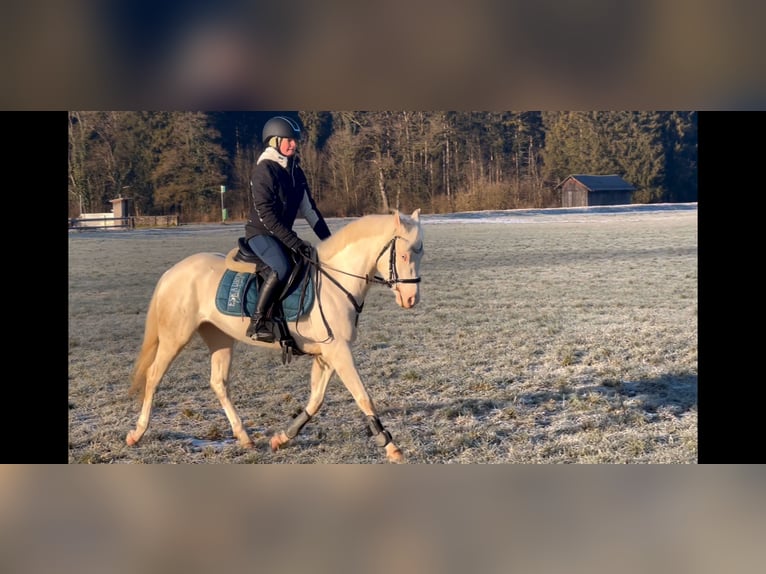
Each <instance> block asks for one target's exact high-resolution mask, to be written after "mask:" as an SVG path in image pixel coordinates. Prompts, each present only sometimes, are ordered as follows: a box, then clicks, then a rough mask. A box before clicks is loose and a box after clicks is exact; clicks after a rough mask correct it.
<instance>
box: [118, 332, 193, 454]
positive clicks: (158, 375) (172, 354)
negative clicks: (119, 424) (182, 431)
mask: <svg viewBox="0 0 766 574" xmlns="http://www.w3.org/2000/svg"><path fill="white" fill-rule="evenodd" d="M183 346H184V345H180V346H175V345H170V344H168V343H165V342H164V341H160V343H159V344H158V346H157V352H156V354H155V356H154V360H153V361H152V363H151V365H149V367H148V368H146V372H145V373H139V376H143V377H145V386H144V387H143V401H142V403H141V413H140V414H139V416H138V421H137V422H136V428H135V429H133V430H131V431H129V432H128V435H127V437H126V438H125V442H126V443H127V444H128V446H134V445H135V444H136V443H138V441H140V440H141V437H143V436H144V433H145V432H146V429H147V428H148V427H149V420H150V419H151V416H152V401H153V400H154V393H155V391H156V390H157V385H158V384H159V383H160V381H161V380H162V377H163V376H164V375H165V373H166V372H167V370H168V368H169V367H170V364H171V363H172V362H173V360H174V359H175V358H176V357H177V356H178V353H179V352H180V351H181V349H182V348H183Z"/></svg>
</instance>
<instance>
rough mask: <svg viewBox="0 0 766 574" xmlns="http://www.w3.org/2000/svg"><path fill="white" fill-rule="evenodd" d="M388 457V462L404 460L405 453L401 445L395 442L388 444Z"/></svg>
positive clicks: (401, 461) (399, 462) (398, 462)
mask: <svg viewBox="0 0 766 574" xmlns="http://www.w3.org/2000/svg"><path fill="white" fill-rule="evenodd" d="M389 447H391V448H389ZM386 458H388V462H394V463H397V464H401V463H403V462H404V455H403V454H402V451H401V450H399V447H398V446H396V445H394V444H393V443H389V444H387V445H386Z"/></svg>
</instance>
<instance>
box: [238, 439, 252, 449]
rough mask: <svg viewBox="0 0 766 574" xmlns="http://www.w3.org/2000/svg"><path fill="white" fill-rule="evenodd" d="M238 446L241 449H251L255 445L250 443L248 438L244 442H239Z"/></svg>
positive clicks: (250, 440)
mask: <svg viewBox="0 0 766 574" xmlns="http://www.w3.org/2000/svg"><path fill="white" fill-rule="evenodd" d="M239 446H240V447H242V448H253V447H254V446H255V443H254V442H253V441H252V439H251V438H250V437H247V438H246V439H245V440H240V441H239Z"/></svg>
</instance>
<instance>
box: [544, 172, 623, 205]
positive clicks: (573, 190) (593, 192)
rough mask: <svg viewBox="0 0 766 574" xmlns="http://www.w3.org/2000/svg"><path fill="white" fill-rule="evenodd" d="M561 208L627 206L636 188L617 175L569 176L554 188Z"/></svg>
mask: <svg viewBox="0 0 766 574" xmlns="http://www.w3.org/2000/svg"><path fill="white" fill-rule="evenodd" d="M556 189H560V190H561V207H588V206H592V205H628V204H630V203H632V199H633V192H634V191H636V188H635V187H633V186H632V185H631V184H629V183H628V182H627V181H625V180H624V179H622V178H621V177H620V176H619V175H584V174H579V175H570V176H569V177H567V178H566V179H564V181H562V182H561V183H560V184H558V185H557V186H556Z"/></svg>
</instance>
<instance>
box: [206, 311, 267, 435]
mask: <svg viewBox="0 0 766 574" xmlns="http://www.w3.org/2000/svg"><path fill="white" fill-rule="evenodd" d="M199 334H200V335H201V336H202V339H203V340H204V341H205V343H206V344H207V346H208V349H210V386H211V387H212V388H213V392H215V394H216V396H217V397H218V400H219V401H220V402H221V406H222V407H223V411H224V412H225V413H226V418H227V419H229V424H230V425H231V430H232V433H233V434H234V437H235V438H236V439H237V441H238V442H239V445H240V446H241V447H243V448H252V447H253V444H254V443H253V441H252V439H251V438H250V435H248V434H247V430H245V427H244V425H243V424H242V419H241V418H240V417H239V415H238V414H237V411H236V409H235V408H234V405H233V404H232V402H231V399H230V398H229V368H230V367H231V358H232V355H233V352H234V339H232V338H231V337H229V336H228V335H226V334H224V333H223V332H222V331H220V330H219V329H217V328H215V327H213V326H212V325H210V324H209V323H206V324H204V325H202V326H200V329H199Z"/></svg>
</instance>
